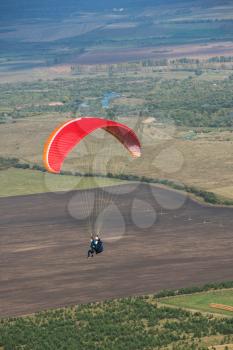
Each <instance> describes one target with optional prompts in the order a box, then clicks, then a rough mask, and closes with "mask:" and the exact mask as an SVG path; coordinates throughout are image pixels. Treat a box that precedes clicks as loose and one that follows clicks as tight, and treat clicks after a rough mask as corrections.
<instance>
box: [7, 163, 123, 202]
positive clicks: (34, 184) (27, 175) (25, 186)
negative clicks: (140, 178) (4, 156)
mask: <svg viewBox="0 0 233 350" xmlns="http://www.w3.org/2000/svg"><path fill="white" fill-rule="evenodd" d="M125 182H126V181H121V180H114V179H107V178H98V179H95V178H93V177H79V176H66V175H53V174H49V173H41V172H39V171H33V170H22V169H14V168H11V169H7V170H1V171H0V197H7V196H17V195H27V194H33V193H43V192H57V191H70V190H75V189H86V188H94V187H104V186H111V185H116V184H120V183H125Z"/></svg>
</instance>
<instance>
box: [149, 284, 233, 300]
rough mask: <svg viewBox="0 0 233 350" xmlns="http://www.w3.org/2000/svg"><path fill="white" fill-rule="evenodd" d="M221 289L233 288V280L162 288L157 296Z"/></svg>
mask: <svg viewBox="0 0 233 350" xmlns="http://www.w3.org/2000/svg"><path fill="white" fill-rule="evenodd" d="M219 289H233V281H224V282H216V283H207V284H205V285H204V286H199V287H198V286H195V287H187V288H180V289H178V290H162V291H160V292H159V293H157V294H156V297H157V298H164V297H172V296H176V295H186V294H194V293H201V292H207V291H212V290H219Z"/></svg>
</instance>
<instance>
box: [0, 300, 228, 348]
mask: <svg viewBox="0 0 233 350" xmlns="http://www.w3.org/2000/svg"><path fill="white" fill-rule="evenodd" d="M232 333H233V319H228V318H224V319H216V318H213V317H211V316H204V315H202V314H201V313H195V314H192V313H190V312H187V311H184V310H181V309H173V308H169V307H162V308H158V307H156V304H155V301H153V300H151V299H150V298H142V297H137V298H127V299H121V300H114V301H108V302H104V303H96V304H89V305H81V306H76V307H70V308H65V309H59V310H51V311H46V312H40V313H37V314H35V315H33V316H30V317H29V316H28V317H24V318H13V319H6V320H2V321H1V323H0V346H3V347H4V350H11V349H25V350H29V349H30V350H31V349H33V350H40V349H41V350H53V349H54V350H62V349H69V350H78V349H80V350H86V349H88V350H89V349H90V348H92V349H95V350H105V349H106V350H123V349H127V350H135V349H138V350H140V349H148V350H149V349H160V350H161V349H168V346H172V349H177V350H178V349H179V350H182V349H183V350H189V349H190V350H191V349H195V350H198V349H200V350H204V349H207V347H205V346H204V345H203V343H202V338H204V337H210V336H213V335H222V336H224V335H225V336H227V335H230V334H232Z"/></svg>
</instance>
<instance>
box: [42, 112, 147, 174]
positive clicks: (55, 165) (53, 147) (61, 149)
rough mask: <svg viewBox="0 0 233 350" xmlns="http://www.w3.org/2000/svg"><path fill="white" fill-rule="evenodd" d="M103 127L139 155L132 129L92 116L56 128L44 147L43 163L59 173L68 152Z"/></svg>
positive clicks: (137, 143) (139, 151) (133, 153)
mask: <svg viewBox="0 0 233 350" xmlns="http://www.w3.org/2000/svg"><path fill="white" fill-rule="evenodd" d="M96 129H104V130H105V131H107V132H108V133H110V134H112V135H113V136H114V137H115V138H117V139H118V140H119V141H120V142H121V143H122V144H123V145H124V147H125V148H126V149H127V150H128V151H129V152H130V153H131V155H132V156H133V157H135V158H137V157H140V156H141V145H140V141H139V140H138V138H137V136H136V134H135V133H134V131H133V130H132V129H130V128H129V127H128V126H126V125H124V124H120V123H117V122H114V121H112V120H106V119H101V118H94V117H85V118H78V119H72V120H69V121H68V122H66V123H64V124H62V125H61V126H59V127H58V128H56V129H55V130H54V131H53V132H52V134H51V135H50V137H49V139H48V140H47V142H46V144H45V147H44V157H43V160H44V165H45V167H46V169H47V170H48V171H50V172H52V173H59V172H60V171H61V167H62V164H63V162H64V160H65V158H66V156H67V155H68V153H69V152H70V151H71V150H72V149H73V148H74V147H75V146H76V145H77V144H78V143H79V142H80V141H81V140H82V139H83V138H85V137H86V136H87V135H89V134H90V133H92V132H93V131H95V130H96Z"/></svg>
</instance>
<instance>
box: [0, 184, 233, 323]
mask: <svg viewBox="0 0 233 350" xmlns="http://www.w3.org/2000/svg"><path fill="white" fill-rule="evenodd" d="M124 186H125V189H127V187H126V186H129V189H130V186H133V185H124ZM151 191H152V190H151V187H150V186H149V185H144V184H141V185H139V186H137V187H136V188H135V189H134V190H133V187H132V191H129V193H126V194H121V195H119V196H116V197H114V196H113V198H112V200H113V201H114V202H115V204H116V205H117V206H118V207H119V209H120V211H121V212H122V214H123V215H124V221H125V224H126V230H125V234H124V235H123V236H122V237H121V238H119V239H110V240H108V239H106V241H105V251H104V253H103V254H101V255H98V256H95V257H94V258H92V259H89V260H87V259H86V249H87V247H88V244H89V237H88V233H87V224H86V222H85V221H78V220H75V219H74V218H72V217H71V216H70V214H69V210H68V209H67V208H68V203H69V201H70V199H71V198H72V197H73V196H74V194H75V195H77V196H79V195H80V210H81V206H82V201H81V197H82V196H83V193H84V192H83V191H80V192H77V193H78V194H77V193H74V192H70V193H68V194H63V195H58V194H39V195H31V196H21V197H8V198H1V199H0V213H1V216H0V316H1V317H4V316H8V315H23V314H28V313H32V312H34V311H38V310H41V309H45V308H54V307H60V306H65V305H70V304H77V303H86V302H89V301H98V300H104V299H107V298H115V297H123V296H129V295H140V294H147V293H154V292H156V291H159V290H161V289H164V288H179V287H184V286H186V287H187V286H191V285H198V284H202V283H205V282H211V281H212V282H213V281H221V280H229V279H233V268H232V267H233V254H232V249H233V209H231V208H217V207H208V206H204V205H200V204H198V203H196V202H194V201H192V200H191V199H187V200H186V201H185V203H184V205H183V206H182V207H180V208H179V209H176V210H171V209H169V210H168V209H164V208H163V210H161V207H160V205H159V204H158V203H157V202H156V200H155V198H157V199H158V202H159V203H164V204H163V206H168V205H170V204H171V203H177V202H179V201H180V202H182V198H181V194H178V193H177V192H174V191H170V190H166V189H162V188H154V190H153V191H154V194H155V197H154V196H152V192H151ZM135 199H137V200H141V201H146V202H147V203H150V205H151V209H152V211H156V213H157V220H156V222H155V224H154V225H152V226H151V227H149V228H146V229H139V228H138V227H137V226H136V225H135V224H134V223H133V220H132V219H131V212H132V206H133V200H135ZM137 203H140V205H139V209H136V210H140V212H138V218H140V225H143V220H144V218H145V221H146V220H147V215H150V213H149V212H150V208H149V209H148V206H147V205H145V206H144V204H145V203H144V204H143V202H137ZM140 206H141V207H140ZM144 208H145V210H144ZM136 216H137V215H136ZM134 217H135V215H134ZM134 221H135V220H134ZM112 225H113V226H114V227H113V231H114V232H117V222H115V223H114V220H113V224H112ZM138 226H139V225H138ZM110 231H111V230H110ZM110 235H111V233H110Z"/></svg>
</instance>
